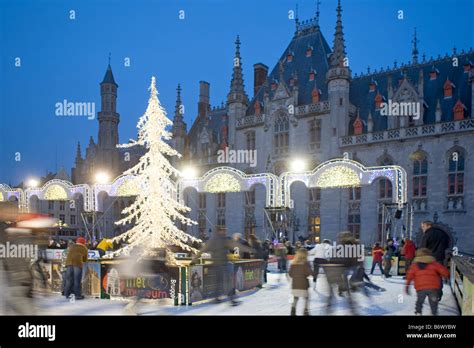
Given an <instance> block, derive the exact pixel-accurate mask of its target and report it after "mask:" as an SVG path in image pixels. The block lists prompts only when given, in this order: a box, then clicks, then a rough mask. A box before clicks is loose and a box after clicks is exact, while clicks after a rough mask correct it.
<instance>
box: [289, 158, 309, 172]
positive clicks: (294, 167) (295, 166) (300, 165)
mask: <svg viewBox="0 0 474 348" xmlns="http://www.w3.org/2000/svg"><path fill="white" fill-rule="evenodd" d="M305 170H306V162H305V161H304V160H302V159H299V158H297V159H295V160H293V161H292V162H291V171H292V172H304V171H305Z"/></svg>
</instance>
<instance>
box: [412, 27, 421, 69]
mask: <svg viewBox="0 0 474 348" xmlns="http://www.w3.org/2000/svg"><path fill="white" fill-rule="evenodd" d="M419 42H420V41H419V40H418V39H417V38H416V27H415V32H414V33H413V40H411V43H412V44H413V49H412V51H411V55H412V60H413V64H418V53H419V52H418V47H417V44H418V43H419Z"/></svg>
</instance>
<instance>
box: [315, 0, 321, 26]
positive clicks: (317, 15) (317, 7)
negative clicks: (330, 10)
mask: <svg viewBox="0 0 474 348" xmlns="http://www.w3.org/2000/svg"><path fill="white" fill-rule="evenodd" d="M319 5H321V1H320V0H317V1H316V18H315V20H316V28H319Z"/></svg>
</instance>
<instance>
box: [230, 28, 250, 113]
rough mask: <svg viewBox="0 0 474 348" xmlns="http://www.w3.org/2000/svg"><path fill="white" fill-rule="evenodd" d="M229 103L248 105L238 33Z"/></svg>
mask: <svg viewBox="0 0 474 348" xmlns="http://www.w3.org/2000/svg"><path fill="white" fill-rule="evenodd" d="M227 101H228V103H236V102H240V103H244V104H245V105H248V97H247V94H246V93H245V89H244V77H243V73H242V58H241V57H240V37H239V35H237V39H236V40H235V57H234V68H233V72H232V80H231V82H230V91H229V94H228V95H227Z"/></svg>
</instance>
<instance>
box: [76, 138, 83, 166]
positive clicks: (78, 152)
mask: <svg viewBox="0 0 474 348" xmlns="http://www.w3.org/2000/svg"><path fill="white" fill-rule="evenodd" d="M82 161H83V159H82V154H81V143H80V142H77V149H76V165H77V164H79V163H82Z"/></svg>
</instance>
